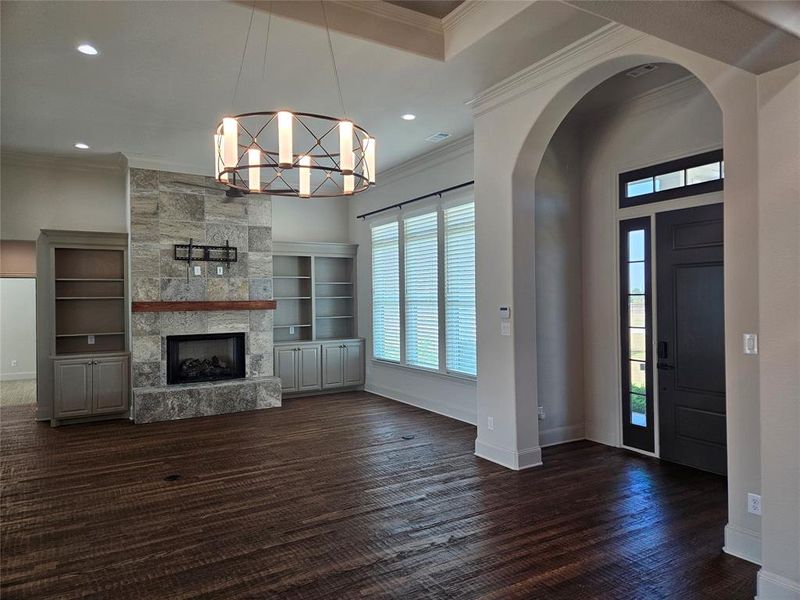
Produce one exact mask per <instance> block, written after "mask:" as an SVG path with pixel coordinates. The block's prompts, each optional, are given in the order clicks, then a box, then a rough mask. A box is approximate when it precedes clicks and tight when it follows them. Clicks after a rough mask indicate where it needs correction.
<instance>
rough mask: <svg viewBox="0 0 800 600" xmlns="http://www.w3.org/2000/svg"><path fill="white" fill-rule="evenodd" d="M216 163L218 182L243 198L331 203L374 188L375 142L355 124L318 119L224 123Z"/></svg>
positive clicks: (271, 117) (284, 115) (247, 118)
mask: <svg viewBox="0 0 800 600" xmlns="http://www.w3.org/2000/svg"><path fill="white" fill-rule="evenodd" d="M264 140H269V143H265V142H264ZM276 148H277V150H276ZM298 149H299V150H301V151H300V152H296V150H298ZM214 157H215V179H216V180H217V182H219V183H221V184H223V185H226V186H228V187H229V188H233V189H236V190H240V191H242V192H245V193H260V194H269V195H273V196H293V197H300V198H332V197H338V196H349V195H353V194H358V193H360V192H363V191H366V190H367V189H369V187H370V185H371V184H374V183H375V138H373V137H372V136H370V134H369V133H368V132H367V130H366V129H364V128H363V127H361V126H360V125H357V124H355V123H353V122H352V121H349V120H346V119H337V118H335V117H330V116H327V115H320V114H315V113H305V112H290V111H260V112H247V113H242V114H238V115H233V116H230V117H225V118H224V119H223V120H222V122H220V123H219V124H218V125H217V128H216V134H215V135H214Z"/></svg>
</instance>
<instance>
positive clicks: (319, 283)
mask: <svg viewBox="0 0 800 600" xmlns="http://www.w3.org/2000/svg"><path fill="white" fill-rule="evenodd" d="M317 285H353V282H352V281H317Z"/></svg>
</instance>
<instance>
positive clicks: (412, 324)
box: [403, 212, 439, 369]
mask: <svg viewBox="0 0 800 600" xmlns="http://www.w3.org/2000/svg"><path fill="white" fill-rule="evenodd" d="M404 228H405V229H404V242H405V254H404V258H403V262H404V264H405V291H406V298H405V299H406V305H405V315H406V331H405V333H406V336H405V338H406V363H407V364H409V365H413V366H415V367H426V368H428V369H438V368H439V268H438V264H439V250H438V248H439V234H438V232H437V229H438V214H437V213H435V212H432V213H427V214H424V215H420V216H418V217H411V218H410V219H406V220H405V221H404Z"/></svg>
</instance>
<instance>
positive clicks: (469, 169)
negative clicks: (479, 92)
mask: <svg viewBox="0 0 800 600" xmlns="http://www.w3.org/2000/svg"><path fill="white" fill-rule="evenodd" d="M472 174H473V154H472V143H471V139H468V140H456V141H455V142H453V143H451V144H449V145H448V146H445V147H443V148H442V149H441V150H437V151H436V152H434V153H433V154H430V155H428V156H426V157H424V158H423V159H422V160H416V161H413V162H410V163H406V164H405V165H401V166H400V167H398V168H396V169H393V170H392V171H390V172H387V173H385V174H383V175H382V174H380V173H379V174H378V182H379V183H378V185H377V186H376V187H375V188H374V189H373V190H370V191H369V192H365V193H363V194H360V195H358V196H356V197H354V198H353V199H352V202H351V204H350V215H349V219H350V221H349V223H350V239H351V241H352V242H354V243H356V244H358V335H359V336H361V337H364V338H366V347H367V370H366V389H367V390H369V391H371V392H374V393H376V394H380V395H382V396H386V397H388V398H392V399H395V400H400V401H402V402H407V403H409V404H413V405H415V406H419V407H421V408H425V409H427V410H431V411H434V412H438V413H441V414H444V415H447V416H450V417H453V418H456V419H460V420H462V421H467V422H469V423H474V422H475V407H476V400H475V382H473V381H469V380H466V379H459V378H454V377H447V376H443V375H440V374H435V373H427V372H425V371H422V370H419V369H412V368H407V367H400V366H395V365H389V364H386V363H378V362H376V361H373V360H372V283H371V282H372V263H371V257H372V249H371V235H370V221H369V220H367V221H366V222H364V221H362V220H357V219H356V215H359V214H362V213H364V212H368V211H371V210H375V209H378V208H382V207H384V206H388V205H391V204H394V203H396V202H402V201H403V200H408V199H410V198H414V197H416V196H422V195H424V194H428V193H431V192H435V191H437V190H440V189H442V188H446V187H450V186H453V185H458V184H460V183H464V182H465V181H471V180H472V178H473V177H472ZM386 214H388V213H384V215H382V216H383V217H385V216H386ZM479 376H480V373H479Z"/></svg>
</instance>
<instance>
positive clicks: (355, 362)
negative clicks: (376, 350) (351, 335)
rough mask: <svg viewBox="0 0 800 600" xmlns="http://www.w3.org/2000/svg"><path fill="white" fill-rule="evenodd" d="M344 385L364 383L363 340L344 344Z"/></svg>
mask: <svg viewBox="0 0 800 600" xmlns="http://www.w3.org/2000/svg"><path fill="white" fill-rule="evenodd" d="M344 346H345V347H344V385H363V384H364V352H363V351H362V348H363V346H362V343H361V342H348V343H346V344H345V345H344Z"/></svg>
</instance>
